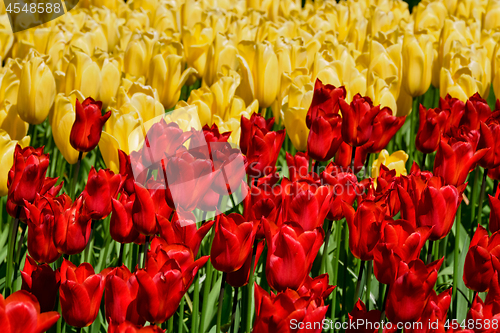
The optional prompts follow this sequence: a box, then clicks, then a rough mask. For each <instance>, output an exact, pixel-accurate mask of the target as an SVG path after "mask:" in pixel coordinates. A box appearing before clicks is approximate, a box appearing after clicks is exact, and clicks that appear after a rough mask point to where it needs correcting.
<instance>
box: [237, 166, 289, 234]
mask: <svg viewBox="0 0 500 333" xmlns="http://www.w3.org/2000/svg"><path fill="white" fill-rule="evenodd" d="M279 180H280V176H279V174H278V173H271V174H269V175H267V176H266V177H263V178H259V179H258V180H257V182H256V184H255V183H254V182H252V183H251V184H250V188H249V190H248V193H249V194H248V195H247V196H246V198H245V199H244V201H243V206H244V207H245V209H244V214H243V215H244V216H245V219H246V220H247V221H252V220H260V219H261V218H262V217H265V218H266V219H268V220H269V221H272V222H273V223H276V219H277V216H278V212H279V210H280V208H281V201H282V200H281V196H282V193H281V186H280V185H279V184H278V181H279ZM262 230H263V229H262ZM261 238H263V235H262V237H261Z"/></svg>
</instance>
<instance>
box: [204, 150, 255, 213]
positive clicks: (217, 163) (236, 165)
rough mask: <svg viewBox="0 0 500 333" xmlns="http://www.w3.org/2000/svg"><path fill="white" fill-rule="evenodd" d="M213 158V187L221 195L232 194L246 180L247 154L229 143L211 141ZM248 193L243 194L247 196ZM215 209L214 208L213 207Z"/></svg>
mask: <svg viewBox="0 0 500 333" xmlns="http://www.w3.org/2000/svg"><path fill="white" fill-rule="evenodd" d="M210 149H211V154H212V155H211V158H212V161H213V164H214V171H217V170H220V171H221V172H218V173H217V174H216V177H215V179H214V182H213V184H212V186H211V189H212V190H213V191H215V193H217V194H219V195H228V194H229V195H230V194H232V193H234V192H236V191H237V190H238V188H239V187H240V185H241V183H242V182H244V181H245V175H246V173H245V166H246V164H247V161H246V158H245V156H243V155H242V154H241V151H240V150H239V149H237V148H231V145H230V144H229V143H224V142H222V143H221V142H213V143H210ZM245 196H246V193H243V194H242V197H245ZM211 210H213V209H211Z"/></svg>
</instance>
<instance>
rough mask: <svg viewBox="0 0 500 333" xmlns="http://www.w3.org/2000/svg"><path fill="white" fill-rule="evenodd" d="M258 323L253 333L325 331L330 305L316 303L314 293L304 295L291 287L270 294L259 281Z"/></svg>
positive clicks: (257, 288)
mask: <svg viewBox="0 0 500 333" xmlns="http://www.w3.org/2000/svg"><path fill="white" fill-rule="evenodd" d="M254 294H255V317H256V318H255V323H254V325H253V332H273V333H292V332H313V333H320V332H322V331H323V327H322V325H321V324H322V322H323V319H324V318H325V314H326V311H327V310H328V306H316V303H315V302H314V300H312V299H311V298H310V296H300V295H299V294H298V293H297V292H296V291H293V290H290V289H287V290H286V291H284V292H280V293H278V294H277V295H274V294H273V293H271V295H269V294H268V293H267V292H266V291H265V290H264V289H262V288H261V287H260V286H259V285H257V284H255V291H254Z"/></svg>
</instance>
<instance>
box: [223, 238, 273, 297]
mask: <svg viewBox="0 0 500 333" xmlns="http://www.w3.org/2000/svg"><path fill="white" fill-rule="evenodd" d="M263 250H264V241H263V240H262V241H260V242H259V243H258V244H257V250H256V251H255V260H254V266H253V271H254V272H255V269H256V268H257V263H258V262H259V258H260V255H261V254H262V251H263ZM252 257H253V254H250V255H248V257H247V260H246V261H245V263H244V264H243V266H241V268H240V269H238V270H237V271H234V272H231V273H227V275H226V282H227V283H228V284H229V285H230V286H233V287H235V288H238V287H243V286H246V285H247V284H248V279H249V278H250V268H251V265H252Z"/></svg>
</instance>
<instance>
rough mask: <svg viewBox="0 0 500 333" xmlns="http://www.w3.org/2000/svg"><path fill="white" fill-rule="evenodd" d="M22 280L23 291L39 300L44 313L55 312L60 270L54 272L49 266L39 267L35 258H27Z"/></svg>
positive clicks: (42, 265)
mask: <svg viewBox="0 0 500 333" xmlns="http://www.w3.org/2000/svg"><path fill="white" fill-rule="evenodd" d="M21 278H22V279H23V283H22V286H21V289H22V290H26V291H28V292H30V293H32V294H33V295H34V296H35V297H36V298H37V300H38V303H40V309H41V311H42V312H47V311H52V310H54V307H55V305H56V299H57V289H59V283H60V276H59V271H58V270H56V271H54V270H52V267H50V266H49V265H47V264H40V265H38V264H37V263H36V261H35V260H34V259H33V258H31V257H30V256H26V261H25V263H24V268H23V270H22V272H21Z"/></svg>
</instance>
